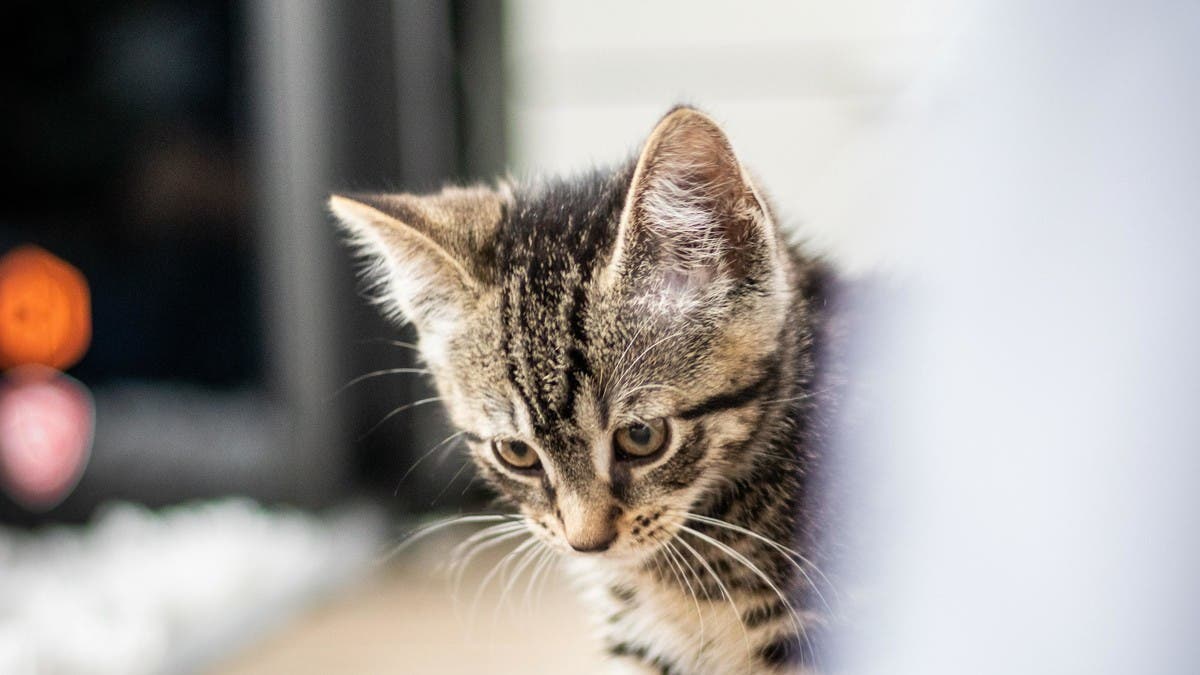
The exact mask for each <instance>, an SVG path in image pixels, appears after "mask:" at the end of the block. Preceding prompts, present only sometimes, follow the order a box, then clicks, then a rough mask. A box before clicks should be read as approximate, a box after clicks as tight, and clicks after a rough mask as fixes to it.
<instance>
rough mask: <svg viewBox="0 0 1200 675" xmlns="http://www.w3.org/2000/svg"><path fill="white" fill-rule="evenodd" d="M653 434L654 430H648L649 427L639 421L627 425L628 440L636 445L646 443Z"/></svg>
mask: <svg viewBox="0 0 1200 675" xmlns="http://www.w3.org/2000/svg"><path fill="white" fill-rule="evenodd" d="M653 436H654V432H653V431H651V430H650V427H648V426H646V425H645V424H642V423H641V422H635V423H634V424H631V425H629V440H631V441H633V442H634V443H637V444H638V445H646V444H647V443H649V442H650V439H651V438H653Z"/></svg>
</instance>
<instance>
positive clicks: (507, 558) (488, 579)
mask: <svg viewBox="0 0 1200 675" xmlns="http://www.w3.org/2000/svg"><path fill="white" fill-rule="evenodd" d="M527 536H528V537H529V538H528V539H526V540H525V541H523V542H521V543H520V544H517V546H516V548H514V549H513V550H511V551H509V552H508V553H506V554H505V555H504V557H503V558H501V559H500V562H498V563H496V564H495V565H494V566H492V569H491V571H489V572H488V573H487V575H486V576H484V577H483V581H481V582H479V588H478V589H476V591H475V598H474V599H473V600H472V601H471V616H477V614H476V613H475V610H476V608H477V607H479V601H480V600H481V599H482V598H483V592H484V591H485V590H486V589H487V587H488V585H489V584H491V583H492V579H494V578H496V575H497V574H498V573H500V572H501V571H502V570H503V569H505V568H506V567H508V564H509V562H511V561H512V559H513V558H515V557H516V556H518V555H521V554H522V553H524V552H525V551H527V550H529V547H530V546H533V545H534V544H536V543H537V540H536V539H534V538H533V533H532V532H530V533H528V535H527Z"/></svg>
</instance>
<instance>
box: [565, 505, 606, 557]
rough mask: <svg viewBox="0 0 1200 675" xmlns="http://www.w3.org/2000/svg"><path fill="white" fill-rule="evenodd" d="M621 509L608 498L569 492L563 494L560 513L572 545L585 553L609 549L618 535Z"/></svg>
mask: <svg viewBox="0 0 1200 675" xmlns="http://www.w3.org/2000/svg"><path fill="white" fill-rule="evenodd" d="M617 515H619V511H618V512H614V509H613V507H612V505H611V504H609V503H608V502H607V500H602V499H596V498H592V499H589V498H586V497H583V496H580V495H574V494H567V495H562V496H561V497H560V498H559V517H560V518H561V519H562V524H563V533H564V534H565V535H566V539H567V543H568V544H570V545H571V548H573V549H575V550H576V551H579V552H581V553H599V552H601V551H607V550H608V549H609V547H611V546H612V544H613V542H614V541H616V539H617V527H616V516H617Z"/></svg>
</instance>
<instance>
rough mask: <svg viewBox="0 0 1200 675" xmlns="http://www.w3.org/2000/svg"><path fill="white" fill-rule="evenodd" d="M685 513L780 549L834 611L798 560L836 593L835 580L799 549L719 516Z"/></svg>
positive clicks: (830, 611)
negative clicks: (831, 579) (830, 578)
mask: <svg viewBox="0 0 1200 675" xmlns="http://www.w3.org/2000/svg"><path fill="white" fill-rule="evenodd" d="M683 515H686V516H687V517H689V518H691V519H692V520H695V521H697V522H701V523H708V524H709V525H713V526H714V527H721V528H724V529H726V530H730V531H731V532H738V533H741V534H744V535H746V536H749V537H754V538H755V539H758V540H759V541H761V542H763V543H765V544H767V545H768V546H771V547H773V548H774V549H775V550H777V551H779V552H780V553H783V554H784V556H785V557H786V558H787V559H788V562H790V563H791V564H792V565H793V566H794V567H795V568H796V570H797V571H799V572H800V574H801V575H803V576H804V580H805V581H807V582H808V585H809V586H810V587H811V588H812V589H813V592H814V593H816V594H817V597H818V598H820V600H821V604H823V605H825V609H827V610H829V613H830V614H833V613H834V611H833V607H831V606H830V605H829V602H828V601H826V600H825V596H824V595H822V594H821V589H820V588H818V587H817V584H816V583H815V582H814V581H813V579H812V577H810V576H809V575H808V572H806V571H805V570H804V568H803V567H802V566H801V565H800V564H799V563H797V562H796V561H797V560H799V561H800V562H802V563H804V564H805V565H808V566H809V567H811V568H812V569H813V571H815V572H816V573H817V574H819V575H821V578H822V579H824V581H825V583H826V584H827V585H828V586H829V588H830V590H832V591H833V592H834V593H837V589H836V588H835V587H834V585H833V582H831V581H830V580H829V577H827V576H825V573H824V572H822V571H821V569H820V568H819V567H817V566H816V564H815V563H813V562H812V561H811V560H809V559H808V558H805V557H804V556H803V555H801V554H800V552H799V551H796V550H795V549H791V548H788V547H787V546H784V545H783V544H780V543H779V542H777V541H775V540H774V539H771V538H770V537H766V536H763V535H761V534H759V533H757V532H755V531H754V530H750V529H747V528H745V527H741V526H739V525H734V524H733V523H730V522H727V521H724V520H721V519H719V518H711V517H709V516H701V515H698V514H695V513H685V514H683ZM792 558H795V560H793V559H792Z"/></svg>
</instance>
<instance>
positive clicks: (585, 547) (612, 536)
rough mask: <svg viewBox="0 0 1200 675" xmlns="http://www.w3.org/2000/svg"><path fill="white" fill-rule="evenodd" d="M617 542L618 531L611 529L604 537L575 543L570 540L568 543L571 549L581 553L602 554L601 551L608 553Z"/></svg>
mask: <svg viewBox="0 0 1200 675" xmlns="http://www.w3.org/2000/svg"><path fill="white" fill-rule="evenodd" d="M616 540H617V533H616V531H615V530H611V529H610V530H609V532H608V533H607V534H606V535H605V536H603V537H597V538H589V539H585V540H582V541H575V540H573V539H570V538H568V539H567V543H569V544H570V545H571V548H573V549H575V550H576V551H579V552H580V553H600V552H601V551H607V550H608V549H609V547H611V546H612V544H613V542H614V541H616Z"/></svg>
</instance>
